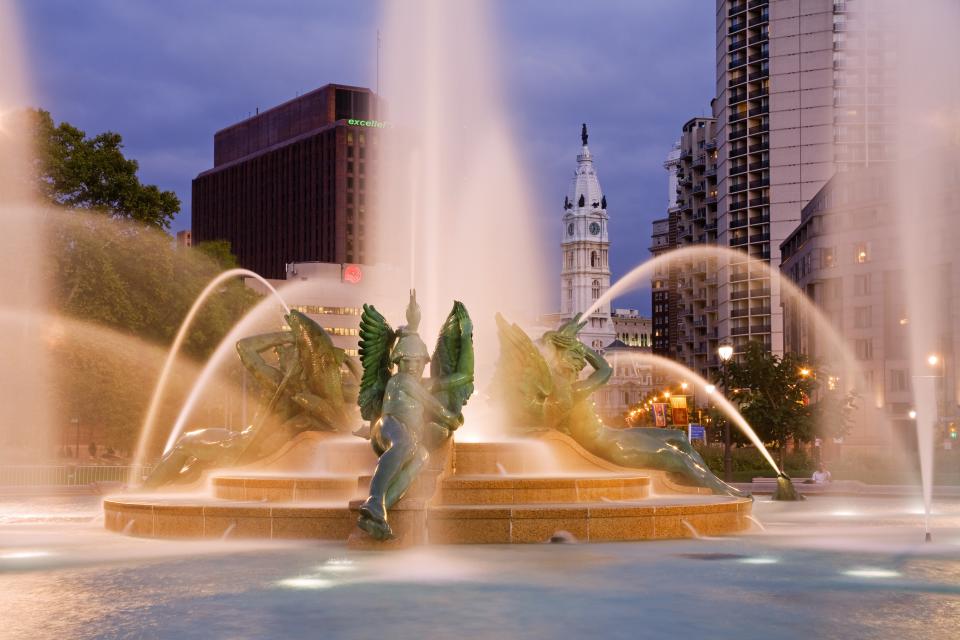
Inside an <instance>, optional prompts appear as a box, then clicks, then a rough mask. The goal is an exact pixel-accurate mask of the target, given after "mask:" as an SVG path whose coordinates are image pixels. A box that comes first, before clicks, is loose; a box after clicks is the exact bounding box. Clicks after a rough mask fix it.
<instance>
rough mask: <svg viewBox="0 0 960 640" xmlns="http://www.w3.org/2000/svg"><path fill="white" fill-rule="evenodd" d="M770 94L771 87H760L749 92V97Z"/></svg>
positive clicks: (760, 96)
mask: <svg viewBox="0 0 960 640" xmlns="http://www.w3.org/2000/svg"><path fill="white" fill-rule="evenodd" d="M768 95H770V89H769V88H768V87H760V88H759V89H754V90H753V91H751V92H750V93H749V94H747V97H748V98H749V99H751V100H753V99H754V98H762V97H764V96H768Z"/></svg>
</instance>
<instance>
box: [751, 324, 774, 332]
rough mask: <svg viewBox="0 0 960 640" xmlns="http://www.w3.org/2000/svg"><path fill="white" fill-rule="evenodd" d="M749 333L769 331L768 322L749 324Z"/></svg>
mask: <svg viewBox="0 0 960 640" xmlns="http://www.w3.org/2000/svg"><path fill="white" fill-rule="evenodd" d="M750 333H770V323H764V324H752V325H750Z"/></svg>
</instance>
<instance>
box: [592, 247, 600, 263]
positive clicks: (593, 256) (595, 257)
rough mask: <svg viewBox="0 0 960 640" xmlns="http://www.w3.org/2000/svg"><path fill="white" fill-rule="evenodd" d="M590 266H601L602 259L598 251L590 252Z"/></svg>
mask: <svg viewBox="0 0 960 640" xmlns="http://www.w3.org/2000/svg"><path fill="white" fill-rule="evenodd" d="M590 266H591V267H599V266H600V261H599V260H598V259H597V252H596V251H591V252H590Z"/></svg>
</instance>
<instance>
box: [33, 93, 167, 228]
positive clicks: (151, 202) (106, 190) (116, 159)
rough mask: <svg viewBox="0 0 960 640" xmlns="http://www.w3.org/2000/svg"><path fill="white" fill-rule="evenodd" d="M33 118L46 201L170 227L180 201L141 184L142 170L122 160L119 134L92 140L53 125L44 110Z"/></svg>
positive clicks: (65, 125)
mask: <svg viewBox="0 0 960 640" xmlns="http://www.w3.org/2000/svg"><path fill="white" fill-rule="evenodd" d="M31 115H32V116H33V117H32V118H31V120H32V121H33V126H34V144H35V152H36V154H37V158H36V178H37V185H38V190H39V192H40V193H41V195H42V196H44V197H45V198H46V199H47V200H49V201H50V202H52V203H54V204H58V205H61V206H66V207H70V208H74V209H84V210H88V211H96V212H100V213H104V214H106V215H109V216H111V217H114V218H126V219H129V220H136V221H138V222H141V223H143V224H146V225H149V226H152V227H157V228H159V229H167V228H168V227H169V226H170V222H171V221H172V220H173V216H174V215H176V214H177V212H178V211H180V199H179V198H178V197H177V194H175V193H174V192H173V191H161V190H160V189H159V188H158V187H157V186H155V185H144V184H142V183H141V182H140V180H139V178H137V170H138V169H139V167H140V166H139V164H138V163H137V161H136V160H132V159H129V158H126V157H124V155H123V138H122V137H121V136H120V134H118V133H114V132H112V131H107V132H104V133H101V134H98V135H96V136H94V137H92V138H91V137H88V136H87V134H86V133H85V132H84V131H82V130H80V129H78V128H77V127H74V126H73V125H71V124H69V123H67V122H61V123H60V124H59V125H55V124H54V121H53V117H52V116H51V115H50V113H49V112H47V111H44V110H42V109H38V110H36V111H32V112H31Z"/></svg>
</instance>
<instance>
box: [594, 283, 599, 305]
mask: <svg viewBox="0 0 960 640" xmlns="http://www.w3.org/2000/svg"><path fill="white" fill-rule="evenodd" d="M599 297H600V281H599V280H594V281H593V299H594V300H596V299H597V298H599Z"/></svg>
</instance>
